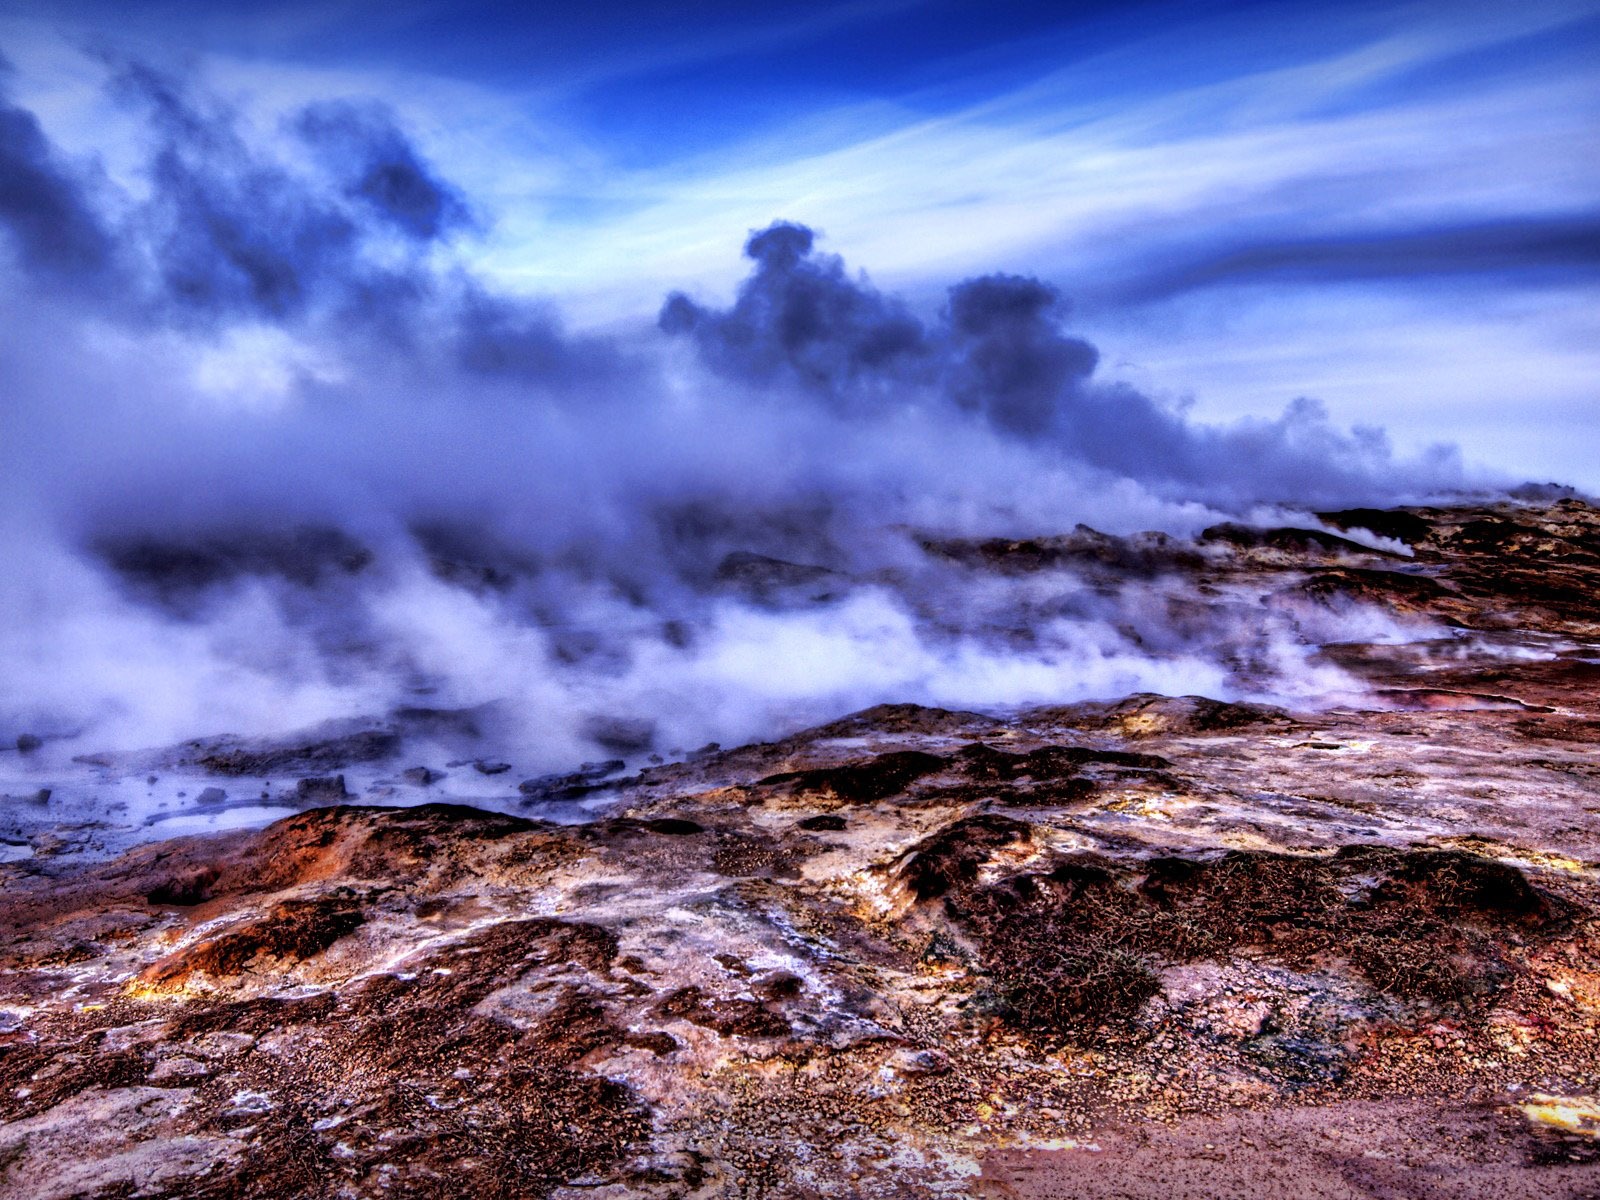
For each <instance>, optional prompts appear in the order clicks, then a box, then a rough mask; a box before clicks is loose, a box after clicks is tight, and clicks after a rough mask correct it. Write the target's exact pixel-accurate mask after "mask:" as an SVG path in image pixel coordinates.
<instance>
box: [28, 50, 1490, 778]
mask: <svg viewBox="0 0 1600 1200" xmlns="http://www.w3.org/2000/svg"><path fill="white" fill-rule="evenodd" d="M103 67H104V73H105V86H106V88H107V95H108V96H110V97H112V98H113V99H114V100H115V103H116V104H117V105H118V107H119V111H121V112H123V113H125V114H127V115H128V117H129V118H130V119H133V120H136V121H137V127H138V129H139V130H140V136H139V138H138V145H139V156H138V161H137V166H136V168H135V169H133V170H132V171H131V172H130V171H128V170H123V171H122V172H120V178H119V179H113V177H112V173H111V172H109V171H108V170H106V169H105V168H104V167H103V164H101V163H100V162H99V161H97V160H95V159H93V158H84V157H81V156H74V155H71V154H68V153H67V152H65V151H64V150H63V149H62V148H61V147H60V146H59V145H57V144H55V143H54V142H53V141H52V139H51V138H50V137H49V136H48V135H47V134H46V132H45V130H44V127H43V125H42V124H41V122H40V121H39V120H38V118H37V116H36V114H35V113H34V112H32V111H30V110H29V109H28V108H26V107H24V106H22V105H21V104H19V103H18V102H16V101H15V100H14V99H10V98H4V99H0V230H3V231H4V238H3V253H4V255H5V263H4V270H5V272H6V276H7V278H8V279H9V280H10V281H11V286H9V287H8V288H7V289H6V290H5V292H4V296H3V298H0V389H3V393H4V402H3V405H0V470H3V472H4V476H5V478H6V480H7V485H6V500H5V506H4V517H3V525H0V541H3V547H4V554H5V556H6V558H7V560H8V569H7V570H6V572H5V573H4V577H3V583H0V733H3V734H5V735H6V737H7V738H8V740H9V739H10V738H13V737H15V736H17V735H18V734H32V735H35V736H43V737H45V738H47V739H52V738H59V739H63V740H64V744H66V745H70V746H71V747H72V748H75V749H79V750H86V749H91V748H92V749H105V748H114V749H130V748H136V747H144V746H158V745H164V744H168V743H171V742H174V741H178V740H181V739H185V738H192V737H199V736H205V735H216V734H223V733H234V734H275V733H282V732H285V731H288V730H293V729H299V728H303V727H306V726H310V725H314V724H316V723H318V722H321V721H326V720H330V719H335V718H349V717H381V716H383V715H384V714H387V713H390V712H393V711H394V710H396V709H397V708H401V707H404V706H407V705H412V706H416V705H425V706H427V707H428V708H430V709H459V708H474V707H477V706H484V705H488V706H491V707H490V708H488V709H485V710H483V711H484V712H485V713H486V714H492V715H486V716H485V717H484V720H485V721H486V722H490V723H492V724H493V725H494V726H495V728H496V730H497V734H498V736H499V738H500V739H501V742H500V744H502V745H504V746H506V747H508V748H514V750H515V752H516V753H517V754H518V755H519V765H521V764H523V763H526V764H528V765H529V766H531V767H534V768H541V769H551V770H554V769H558V768H561V767H562V766H564V765H570V764H573V763H576V762H577V761H579V760H582V759H585V758H592V757H594V756H596V755H599V754H606V753H612V752H622V753H627V754H644V753H647V752H657V753H672V752H674V751H677V752H682V750H683V749H685V748H690V747H693V746H696V745H699V744H701V743H703V742H707V741H722V742H729V743H732V742H737V741H742V740H747V739H752V738H760V737H766V736H773V735H775V734H777V733H781V732H785V731H787V730H789V729H792V728H795V727H797V726H798V725H799V724H803V723H805V722H807V721H814V720H818V719H824V718H827V717H829V716H832V715H837V714H838V713H840V712H844V711H848V710H850V709H853V708H858V707H861V706H864V705H867V704H870V703H875V702H880V701H915V702H923V703H937V704H945V705H958V706H978V707H983V706H1006V705H1014V704H1020V703H1027V702H1044V701H1068V700H1074V699H1081V698H1086V697H1101V696H1115V695H1121V694H1124V693H1127V692H1131V691H1139V690H1152V691H1162V692H1167V693H1174V694H1182V693H1204V694H1208V695H1213V696H1236V695H1250V696H1258V697H1264V698H1268V699H1284V700H1296V701H1305V702H1310V701H1313V700H1315V699H1317V698H1324V699H1325V698H1327V697H1330V696H1337V695H1339V694H1340V690H1341V688H1343V687H1346V686H1347V682H1346V681H1344V680H1342V679H1341V678H1340V677H1339V674H1338V672H1335V671H1333V670H1332V669H1331V668H1327V667H1313V666H1308V665H1307V664H1306V661H1305V660H1306V656H1307V652H1308V647H1309V646H1310V645H1311V644H1313V643H1315V642H1320V641H1328V640H1339V639H1340V637H1341V636H1348V637H1352V638H1353V637H1363V638H1369V639H1370V638H1373V637H1399V636H1406V631H1405V630H1404V629H1403V628H1402V627H1401V626H1399V625H1398V624H1396V623H1395V622H1394V621H1393V620H1392V619H1391V618H1388V617H1386V616H1385V615H1384V614H1382V613H1379V612H1377V611H1369V610H1352V611H1349V612H1346V613H1343V614H1333V613H1324V614H1320V615H1316V616H1314V617H1313V616H1308V615H1306V614H1298V615H1297V614H1294V613H1287V612H1281V611H1275V610H1271V609H1268V608H1264V607H1263V606H1262V605H1261V604H1260V603H1259V598H1258V597H1253V596H1238V597H1230V596H1218V597H1214V598H1213V599H1212V600H1211V601H1210V602H1209V603H1208V604H1206V605H1204V606H1201V607H1200V608H1199V609H1197V608H1196V606H1195V605H1194V604H1193V603H1192V599H1193V598H1192V597H1189V596H1186V595H1185V592H1186V584H1185V582H1184V580H1183V579H1182V578H1181V577H1180V576H1177V575H1172V574H1170V573H1163V572H1161V571H1156V570H1152V571H1148V572H1145V573H1144V574H1142V575H1139V574H1137V573H1136V574H1135V575H1134V576H1133V577H1131V578H1130V579H1128V580H1126V581H1124V583H1123V584H1122V585H1120V586H1118V587H1117V588H1115V589H1107V588H1106V587H1104V586H1097V585H1096V584H1095V583H1094V581H1092V580H1089V579H1086V578H1084V577H1081V576H1080V575H1078V574H1075V573H1074V572H1073V571H1072V570H1070V569H1067V568H1062V569H1059V570H1055V571H1051V572H1046V573H1043V574H1041V575H1035V576H1030V577H1028V578H1026V579H1021V578H1009V579H997V578H995V577H993V575H992V574H987V573H985V572H982V571H978V570H974V569H973V568H972V567H971V566H970V564H963V563H962V562H961V561H959V560H957V559H952V558H949V557H947V556H941V555H939V554H935V553H930V552H929V551H928V549H927V548H926V547H927V544H928V543H930V542H938V541H940V540H941V539H952V538H974V537H1026V536H1035V535H1048V534H1058V533H1068V532H1070V531H1071V530H1072V529H1073V528H1074V526H1075V525H1077V524H1078V523H1080V522H1081V523H1085V524H1087V525H1089V526H1092V527H1093V528H1095V529H1099V530H1103V531H1107V532H1111V533H1117V534H1126V533H1132V532H1135V531H1138V530H1161V531H1165V532H1167V533H1169V534H1176V535H1189V534H1193V533H1194V532H1196V531H1198V530H1200V529H1202V528H1204V527H1206V526H1208V525H1211V524H1214V523H1216V522H1218V521H1222V520H1230V519H1235V520H1236V519H1244V520H1258V521H1261V522H1264V523H1273V522H1277V523H1285V522H1288V523H1296V524H1302V525H1307V524H1309V525H1312V526H1314V525H1315V524H1316V522H1315V520H1314V519H1313V518H1310V517H1309V516H1308V515H1307V513H1306V512H1305V511H1301V512H1300V513H1299V514H1298V515H1294V514H1293V512H1292V510H1311V509H1316V508H1333V507H1340V506H1345V505H1355V504H1361V505H1385V504H1393V503H1400V502H1405V501H1414V500H1419V499H1425V498H1428V497H1434V496H1440V495H1444V494H1448V493H1452V492H1456V491H1459V490H1461V489H1467V488H1477V489H1483V488H1495V487H1499V486H1503V485H1504V483H1505V481H1504V480H1502V479H1499V478H1497V477H1495V476H1493V475H1492V474H1490V473H1486V472H1483V471H1475V470H1472V469H1469V468H1468V467H1467V466H1464V465H1463V463H1462V461H1461V456H1460V455H1459V454H1458V453H1456V452H1455V451H1454V450H1453V449H1451V448H1450V447H1448V446H1436V447H1433V448H1432V449H1429V450H1428V451H1426V452H1424V453H1422V454H1420V455H1416V456H1405V455H1400V454H1397V453H1395V452H1394V451H1393V450H1392V449H1391V448H1390V446H1389V443H1388V441H1387V439H1386V437H1385V434H1384V432H1383V431H1382V430H1381V429H1377V428H1371V427H1358V428H1353V429H1346V428H1341V427H1340V426H1339V425H1338V424H1337V423H1336V422H1335V421H1333V420H1332V419H1330V417H1329V416H1328V415H1327V413H1326V412H1325V411H1324V410H1323V409H1322V408H1321V407H1320V406H1319V405H1317V404H1316V403H1315V402H1314V401H1311V400H1298V401H1296V402H1294V403H1293V404H1291V405H1289V406H1288V407H1287V408H1286V409H1285V410H1283V411H1282V412H1281V413H1280V414H1279V415H1277V416H1274V417H1270V418H1248V419H1244V420H1240V421H1237V422H1234V423H1231V424H1208V423H1204V422H1201V421H1197V420H1194V419H1192V418H1191V417H1190V416H1189V415H1188V414H1186V412H1185V411H1184V408H1183V407H1182V405H1180V404H1176V403H1173V402H1170V401H1168V400H1166V399H1164V398H1162V397H1158V396H1152V395H1148V394H1145V393H1144V392H1142V391H1140V390H1138V389H1136V388H1134V387H1132V386H1130V385H1128V384H1126V383H1123V382H1119V381H1118V380H1117V379H1116V378H1115V375H1114V373H1112V372H1108V371H1105V370H1103V369H1101V367H1100V357H1101V355H1100V351H1099V350H1098V349H1097V348H1096V347H1095V346H1094V345H1091V344H1090V343H1089V342H1088V341H1086V340H1084V339H1083V338H1081V337H1079V336H1077V335H1075V334H1074V332H1073V327H1072V313H1071V305H1070V300H1069V298H1068V297H1066V296H1064V295H1062V294H1061V293H1060V292H1059V291H1058V290H1057V289H1056V288H1055V287H1054V286H1052V285H1051V283H1050V282H1049V281H1048V280H1044V279H1038V278H1032V277H1028V276H1023V275H1017V274H1006V273H998V274H989V275H979V276H975V277H971V278H966V279H961V280H958V281H955V282H953V283H952V285H951V286H950V287H949V289H948V293H947V296H946V299H945V301H944V303H943V304H942V305H941V306H940V307H938V308H937V310H935V311H921V310H919V309H917V308H914V307H913V306H912V305H910V304H909V303H908V302H906V301H904V300H902V299H900V298H898V297H896V296H895V295H893V294H890V293H887V292H885V291H882V290H880V289H879V288H878V287H876V286H874V284H873V282H872V281H871V279H870V278H869V277H868V276H867V275H866V274H864V273H862V272H861V271H860V270H859V269H858V268H857V266H856V265H855V264H846V263H845V262H843V261H841V260H840V259H839V258H838V257H836V256H834V255H832V254H830V253H828V251H827V249H826V241H825V240H824V238H823V235H822V234H821V233H820V232H818V231H815V230H812V229H810V228H808V227H806V226H805V225H804V224H801V223H799V222H798V221H779V222H776V223H774V224H772V225H770V226H769V227H767V228H763V229H759V230H754V231H746V230H738V229H731V230H729V231H728V252H729V254H730V255H731V254H734V253H736V252H737V250H738V248H739V246H740V245H741V243H742V245H743V250H744V254H745V255H746V257H747V259H748V260H749V263H748V274H747V276H746V278H745V279H744V281H743V282H742V283H741V284H740V285H739V287H738V289H737V292H736V294H735V295H733V296H731V297H729V296H720V297H719V296H705V295H690V294H684V293H679V292H674V293H672V294H670V295H668V296H666V297H664V298H663V302H662V306H661V309H660V313H659V318H658V320H657V322H656V323H655V324H654V325H643V324H641V325H639V326H637V327H626V328H612V329H610V330H608V331H605V332H592V331H591V332H574V331H572V330H571V329H569V328H568V327H567V326H566V325H564V323H563V320H562V317H561V313H560V298H559V297H555V298H552V299H546V298H530V297H528V296H524V295H518V294H511V293H508V292H507V291H505V290H504V289H503V288H500V287H497V286H496V285H495V284H493V283H492V282H490V281H489V280H487V279H485V278H483V277H481V276H480V275H478V274H475V273H474V272H473V271H472V270H471V269H470V268H469V267H468V266H467V265H466V263H467V256H466V255H465V254H464V253H463V248H464V247H467V246H470V245H471V244H472V241H473V239H474V238H477V237H479V236H481V234H482V232H483V230H484V229H485V228H486V227H487V225H488V223H489V222H490V216H489V215H488V214H487V213H486V212H485V211H484V209H483V207H482V206H481V205H480V204H478V203H477V202H476V201H475V200H474V198H473V197H472V196H470V195H467V194H466V193H465V192H464V191H463V190H462V189H460V188H458V187H457V186H455V185H454V184H452V183H451V182H450V181H449V180H447V179H445V178H443V177H442V175H441V173H440V172H439V171H438V170H437V169H436V168H435V167H434V166H433V165H432V164H431V163H430V162H429V161H428V160H427V158H426V157H425V156H424V155H423V154H422V153H421V151H420V150H419V149H418V148H417V146H416V145H415V144H414V142H413V140H412V139H411V138H410V137H409V136H408V133H407V131H406V129H405V128H404V127H403V125H402V124H401V122H400V121H399V119H398V117H397V116H396V115H395V114H394V113H393V112H392V111H391V110H389V109H388V108H386V107H385V106H383V105H382V104H379V103H377V102H375V101H371V100H367V99H360V98H347V97H337V96H335V97H329V98H327V99H324V100H320V101H317V102H315V103H312V104H309V105H303V106H298V107H295V108H292V109H289V110H286V111H283V112H280V113H278V114H277V115H276V119H275V122H274V123H271V124H269V125H263V124H262V123H261V122H260V121H259V120H252V119H249V118H247V117H246V116H245V115H244V113H243V111H242V110H241V109H240V107H239V106H238V105H236V104H233V103H231V102H230V101H229V100H228V99H227V98H226V97H225V96H222V95H219V94H217V93H215V92H213V91H212V90H210V89H208V87H207V86H206V84H205V83H204V82H203V80H201V79H200V78H198V77H196V76H192V75H183V74H174V73H169V72H165V71H161V70H157V69H154V68H151V67H149V66H147V65H144V64H142V63H140V62H137V61H131V60H124V59H118V58H116V57H114V56H109V55H108V56H105V57H104V59H103ZM4 79H5V76H4V75H3V74H0V87H4ZM4 95H5V93H3V92H0V96H4ZM795 215H796V216H798V217H803V216H804V214H803V213H798V214H795ZM1286 513H1288V514H1290V515H1287V516H1286V515H1285V514H1286ZM1307 622H1314V623H1320V624H1318V625H1317V627H1316V628H1311V627H1309V626H1308V624H1307ZM1340 622H1345V623H1346V624H1347V628H1346V627H1344V626H1341V625H1340Z"/></svg>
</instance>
